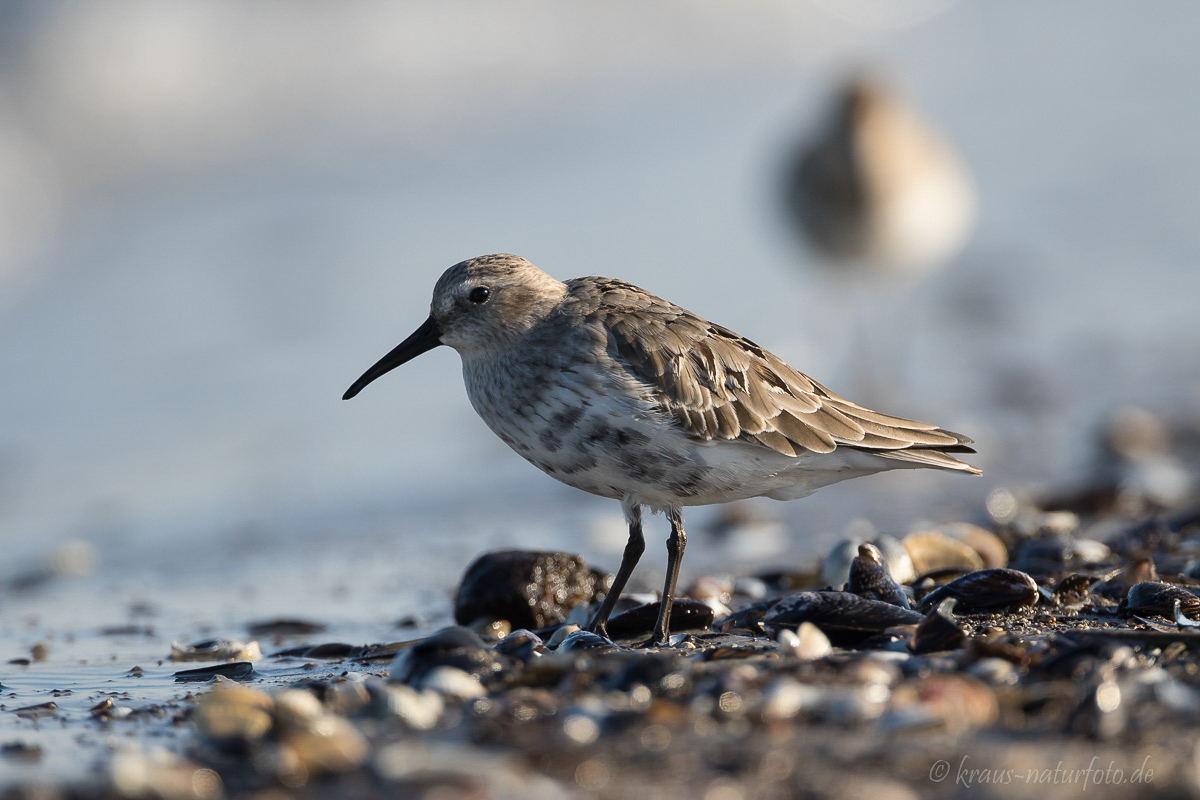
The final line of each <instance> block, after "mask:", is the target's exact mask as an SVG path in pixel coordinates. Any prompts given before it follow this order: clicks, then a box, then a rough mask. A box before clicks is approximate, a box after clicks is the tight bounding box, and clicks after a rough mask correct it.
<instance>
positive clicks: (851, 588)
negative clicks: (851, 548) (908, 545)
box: [846, 543, 908, 608]
mask: <svg viewBox="0 0 1200 800" xmlns="http://www.w3.org/2000/svg"><path fill="white" fill-rule="evenodd" d="M846 591H848V592H851V593H853V594H856V595H858V596H859V597H865V598H867V599H868V600H880V601H882V602H884V603H889V604H891V605H894V606H900V608H908V597H906V596H905V594H904V590H903V589H901V588H900V586H899V585H898V584H897V583H896V581H894V580H892V575H891V573H890V572H888V568H887V562H886V561H884V559H883V554H882V553H881V552H880V551H879V548H878V547H876V546H875V545H873V544H869V543H868V544H860V545H859V546H858V555H857V556H855V557H854V560H853V561H851V562H850V579H849V581H848V582H847V583H846Z"/></svg>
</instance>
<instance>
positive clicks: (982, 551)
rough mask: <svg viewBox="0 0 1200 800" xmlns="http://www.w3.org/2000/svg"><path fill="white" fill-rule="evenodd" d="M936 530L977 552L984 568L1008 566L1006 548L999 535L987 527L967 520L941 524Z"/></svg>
mask: <svg viewBox="0 0 1200 800" xmlns="http://www.w3.org/2000/svg"><path fill="white" fill-rule="evenodd" d="M938 532H939V533H943V534H945V535H946V536H949V537H950V538H951V539H957V540H958V541H960V542H962V543H963V544H965V545H967V546H968V547H970V548H971V549H972V550H974V551H975V552H976V553H978V554H979V557H980V558H981V559H983V566H984V568H985V569H986V568H990V567H1007V566H1008V548H1007V547H1005V546H1004V542H1003V541H1002V540H1001V539H1000V537H999V536H997V535H996V534H994V533H992V532H991V531H989V530H988V529H987V528H981V527H980V526H978V525H972V524H971V523H969V522H952V523H950V524H949V525H943V526H942V527H941V528H939V529H938Z"/></svg>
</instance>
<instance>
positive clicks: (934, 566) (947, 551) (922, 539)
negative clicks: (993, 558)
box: [903, 531, 983, 575]
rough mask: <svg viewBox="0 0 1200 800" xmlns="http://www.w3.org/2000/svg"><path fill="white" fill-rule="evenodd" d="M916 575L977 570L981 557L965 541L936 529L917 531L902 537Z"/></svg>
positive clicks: (980, 566)
mask: <svg viewBox="0 0 1200 800" xmlns="http://www.w3.org/2000/svg"><path fill="white" fill-rule="evenodd" d="M903 543H904V548H905V549H906V550H907V551H908V554H909V556H910V557H911V558H912V563H913V569H915V570H916V573H917V575H928V574H929V573H931V572H940V571H942V570H946V569H964V570H977V569H982V568H983V558H982V557H981V556H980V555H979V553H977V552H975V550H974V548H972V547H971V546H970V545H968V544H967V543H966V542H963V541H960V540H958V539H955V538H953V537H951V536H947V535H946V534H944V533H940V532H938V531H917V532H916V533H910V534H909V535H908V536H905V537H904V539H903Z"/></svg>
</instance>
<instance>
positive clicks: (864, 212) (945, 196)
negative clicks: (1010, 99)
mask: <svg viewBox="0 0 1200 800" xmlns="http://www.w3.org/2000/svg"><path fill="white" fill-rule="evenodd" d="M786 180H787V186H786V198H785V199H786V203H787V208H788V212H789V214H790V215H791V217H792V219H793V220H794V221H795V222H796V223H797V224H798V226H799V227H800V229H801V230H802V231H803V232H804V234H805V235H806V236H807V237H808V239H809V241H810V242H811V243H812V244H813V245H814V246H815V248H816V249H817V251H818V252H820V253H821V254H822V255H823V256H824V257H825V258H826V259H827V262H828V263H831V264H834V265H844V266H847V267H850V268H857V269H863V270H867V271H874V272H879V273H892V274H907V275H914V276H915V275H923V274H925V273H928V272H931V271H933V270H935V269H937V268H938V267H940V266H941V265H942V264H944V263H945V262H946V261H948V260H949V259H950V258H951V257H953V256H954V255H955V254H956V253H957V252H958V251H959V250H960V249H961V248H962V246H963V244H964V243H965V242H966V240H967V237H968V236H969V235H970V233H971V229H972V228H973V227H974V223H975V210H976V198H975V188H974V186H973V184H972V181H971V176H970V172H969V170H968V169H967V166H966V164H965V163H964V162H963V160H962V159H961V158H960V157H959V155H958V154H957V153H956V152H955V151H954V149H953V148H952V147H951V146H950V144H949V143H948V142H947V141H946V140H945V139H944V138H943V137H942V136H941V135H939V134H938V133H937V132H936V131H935V130H934V129H933V128H932V126H930V125H929V124H928V123H927V122H925V121H924V120H923V119H921V117H920V116H919V115H918V114H917V113H916V112H915V111H914V110H912V109H910V108H908V107H907V106H906V105H905V104H904V103H902V102H901V101H900V100H899V99H898V98H897V97H895V96H894V95H892V94H891V93H890V92H889V91H887V89H886V88H885V87H884V85H883V84H882V82H880V81H879V80H878V79H877V78H873V77H867V76H862V77H858V78H855V79H853V80H851V81H850V82H849V83H847V84H846V86H845V87H843V89H842V90H841V92H840V94H839V96H838V98H837V99H836V100H835V101H834V104H833V108H832V112H831V113H830V114H829V117H828V120H827V122H826V123H825V125H824V127H823V128H822V130H821V131H820V132H819V133H818V134H817V135H816V136H815V137H813V139H812V140H811V141H809V142H807V143H806V144H805V145H804V146H803V147H802V148H801V149H800V151H799V153H798V154H797V156H796V158H795V161H794V162H793V165H792V166H791V167H790V169H789V172H788V174H787V178H786Z"/></svg>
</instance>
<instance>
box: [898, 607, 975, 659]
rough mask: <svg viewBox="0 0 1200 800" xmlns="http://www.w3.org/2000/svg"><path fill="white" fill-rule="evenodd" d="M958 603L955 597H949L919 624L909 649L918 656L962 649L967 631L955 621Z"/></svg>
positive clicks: (910, 641)
mask: <svg viewBox="0 0 1200 800" xmlns="http://www.w3.org/2000/svg"><path fill="white" fill-rule="evenodd" d="M956 603H958V601H957V600H955V599H954V598H953V597H947V598H946V599H945V600H943V601H942V602H940V603H938V604H937V606H936V607H935V608H934V609H933V610H932V611H930V612H929V613H928V614H927V615H926V616H925V619H923V620H921V621H920V622H918V623H917V629H916V630H915V631H913V635H912V638H911V639H909V641H908V649H909V650H910V651H911V652H913V653H915V654H917V655H921V654H922V653H933V652H937V651H938V650H957V649H958V648H960V647H962V644H963V642H964V641H965V640H966V638H967V634H966V631H964V630H963V629H962V628H960V627H958V623H956V622H955V621H954V615H953V613H952V612H953V611H954V606H955V604H956Z"/></svg>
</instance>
